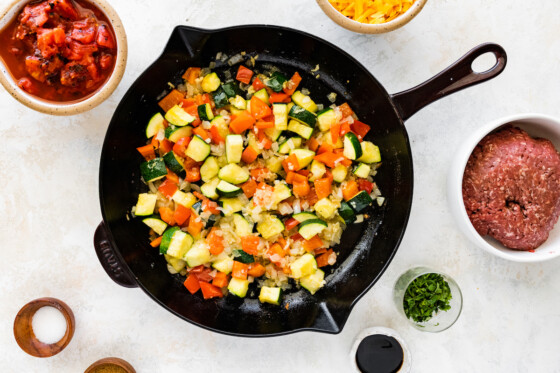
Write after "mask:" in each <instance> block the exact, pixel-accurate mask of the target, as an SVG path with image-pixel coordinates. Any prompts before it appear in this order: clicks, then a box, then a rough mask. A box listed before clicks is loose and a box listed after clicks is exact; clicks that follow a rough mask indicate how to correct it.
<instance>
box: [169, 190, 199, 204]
mask: <svg viewBox="0 0 560 373" xmlns="http://www.w3.org/2000/svg"><path fill="white" fill-rule="evenodd" d="M171 199H172V200H173V201H175V202H177V203H178V204H180V205H181V206H184V207H186V208H191V207H192V205H194V204H195V203H196V197H195V196H194V194H192V193H185V192H182V191H180V190H178V191H176V192H175V193H173V196H172V197H171Z"/></svg>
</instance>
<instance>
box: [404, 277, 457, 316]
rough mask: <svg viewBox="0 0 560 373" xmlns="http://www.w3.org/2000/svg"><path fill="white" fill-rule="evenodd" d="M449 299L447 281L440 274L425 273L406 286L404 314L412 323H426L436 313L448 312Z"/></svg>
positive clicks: (449, 291)
mask: <svg viewBox="0 0 560 373" xmlns="http://www.w3.org/2000/svg"><path fill="white" fill-rule="evenodd" d="M451 298H452V296H451V290H450V289H449V284H448V283H447V281H445V280H444V279H443V277H442V276H441V275H440V274H437V273H427V274H425V275H422V276H419V277H417V278H416V279H414V281H412V282H411V283H410V285H408V288H407V289H406V292H405V294H404V300H403V307H404V313H405V314H406V317H408V318H409V319H412V320H413V321H414V322H424V321H428V320H429V319H431V318H432V317H433V315H434V313H436V312H437V311H440V310H441V311H447V310H449V309H450V308H451V306H450V305H449V301H450V300H451Z"/></svg>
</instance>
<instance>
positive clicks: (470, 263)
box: [0, 0, 560, 373]
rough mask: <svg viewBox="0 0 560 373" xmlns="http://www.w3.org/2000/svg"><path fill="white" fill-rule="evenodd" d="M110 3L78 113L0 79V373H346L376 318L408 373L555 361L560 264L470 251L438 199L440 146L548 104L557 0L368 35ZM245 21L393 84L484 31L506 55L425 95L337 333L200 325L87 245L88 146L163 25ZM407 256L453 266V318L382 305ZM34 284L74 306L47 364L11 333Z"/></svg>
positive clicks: (309, 14)
mask: <svg viewBox="0 0 560 373" xmlns="http://www.w3.org/2000/svg"><path fill="white" fill-rule="evenodd" d="M1 2H2V3H4V4H7V3H8V2H9V1H8V0H2V1H1ZM111 2H112V3H113V4H114V7H115V8H116V10H117V11H118V12H119V14H120V15H121V18H122V20H123V23H124V25H125V28H126V30H127V32H128V37H129V49H130V54H129V63H128V68H127V71H126V73H125V76H124V79H123V81H122V83H121V85H120V86H119V88H118V89H117V91H116V92H115V93H114V94H113V96H112V97H111V98H110V99H109V100H107V101H106V102H105V103H104V104H102V105H101V106H100V107H98V108H96V109H94V110H92V111H91V112H88V113H85V114H83V115H78V116H74V117H69V118H55V117H49V116H46V115H42V114H38V113H35V112H33V111H31V110H29V109H27V108H26V107H23V106H22V105H20V104H19V103H17V102H16V101H14V99H12V97H11V96H9V95H8V94H7V93H6V92H5V91H3V90H1V91H0V113H1V119H0V139H2V146H0V180H1V183H2V192H1V193H0V210H1V211H2V218H1V224H0V242H1V246H2V247H1V250H0V371H1V372H83V371H84V370H85V368H86V367H87V366H88V365H89V364H91V363H92V362H93V361H95V360H97V359H100V358H102V357H106V356H119V357H122V358H124V359H126V360H128V361H129V362H130V363H132V364H133V365H134V366H135V367H136V369H137V371H138V372H178V371H189V372H222V371H226V370H227V371H229V372H247V373H248V372H263V371H267V372H286V371H295V372H314V371H319V370H321V371H329V372H330V371H332V372H347V371H349V369H350V367H351V362H350V360H349V356H348V352H349V350H350V348H351V346H352V343H353V341H354V338H355V336H356V335H357V334H358V333H359V332H360V331H361V330H362V329H364V328H366V327H369V326H374V325H382V326H388V327H391V328H394V329H396V330H397V331H398V332H399V333H400V334H401V335H402V337H403V338H405V339H406V341H407V342H408V344H409V347H410V349H411V351H412V356H413V368H412V371H413V372H433V373H435V372H438V373H439V372H445V373H448V372H461V373H462V372H465V373H467V372H468V373H470V372H507V373H524V372H539V373H541V372H542V373H545V372H546V373H548V372H560V354H559V352H558V346H559V342H560V271H559V270H558V268H559V266H560V261H559V260H555V261H551V262H547V263H542V264H531V265H525V264H517V263H510V262H506V261H504V260H500V259H497V258H495V257H493V256H490V255H489V254H486V253H485V252H483V251H482V250H480V249H478V248H475V247H473V246H472V245H471V244H470V243H468V242H467V241H466V239H465V238H464V237H463V236H461V234H460V233H459V231H458V230H457V228H456V226H455V224H454V223H453V221H452V218H451V215H450V213H449V210H448V207H447V204H446V201H445V197H444V196H445V176H446V172H447V168H448V166H449V164H450V157H451V155H452V154H453V151H454V149H455V147H456V145H457V144H458V143H460V141H461V139H462V137H463V136H464V134H465V133H468V132H469V131H472V130H473V129H475V128H478V127H480V126H482V125H483V124H484V123H485V122H487V121H490V120H492V119H495V118H497V117H501V116H505V115H509V114H513V113H519V112H527V111H533V112H541V113H546V114H551V115H556V116H560V105H559V103H560V69H559V68H558V67H559V65H560V38H558V32H559V31H560V26H559V23H558V14H560V2H558V1H556V0H541V1H538V2H530V1H521V0H492V1H488V0H470V1H464V0H432V1H429V2H428V4H427V5H426V7H425V9H424V10H423V11H422V12H421V13H420V15H419V16H418V17H417V18H416V19H415V20H413V21H412V22H411V23H410V24H408V25H407V26H405V27H404V28H403V29H401V30H398V31H396V32H393V33H391V34H388V35H381V36H366V35H357V34H354V33H351V32H349V31H346V30H344V29H342V28H339V27H338V26H336V25H335V24H333V23H332V22H331V21H330V20H329V19H328V18H327V17H326V16H325V15H324V14H323V13H322V12H321V11H320V9H319V7H318V6H317V5H316V4H315V2H314V1H313V0H282V1H263V0H251V1H231V0H206V1H203V0H182V1H178V0H158V1H152V0H135V1H130V0H112V1H111ZM536 4H538V5H536ZM246 23H269V24H279V25H285V26H290V27H295V28H300V29H303V30H305V31H307V32H310V33H313V34H316V35H319V36H321V37H323V38H325V39H327V40H329V41H331V42H333V43H335V44H337V45H339V46H341V47H343V48H344V49H345V50H347V51H348V52H350V53H352V54H353V55H354V56H355V57H356V58H357V59H358V60H359V61H361V62H362V63H363V64H364V65H365V66H366V67H367V68H369V69H370V70H371V71H372V73H373V74H374V75H376V77H377V78H378V79H379V80H380V81H381V82H382V84H384V85H385V86H386V88H387V89H388V91H389V92H397V91H400V90H403V89H407V88H410V87H412V86H413V85H415V84H417V83H420V82H421V81H423V80H425V79H427V78H429V77H431V76H433V75H434V74H436V73H438V72H439V71H440V70H441V69H443V68H444V67H446V66H447V65H448V64H450V63H451V62H453V61H454V60H455V59H457V58H458V57H459V56H461V55H462V54H463V53H465V52H466V51H468V50H469V49H471V48H472V47H473V46H475V45H477V44H479V43H481V42H486V41H494V42H498V43H500V44H502V45H503V46H504V48H505V49H506V50H507V52H508V57H509V62H508V66H507V68H506V71H505V72H504V73H503V74H502V75H501V76H500V77H499V78H497V79H495V80H493V81H490V82H487V83H485V84H483V85H479V86H477V87H474V88H470V89H468V90H465V91H463V92H460V93H457V94H455V95H453V96H451V97H449V98H446V99H443V100H441V101H439V102H437V103H435V104H433V105H430V106H429V107H427V108H426V109H424V110H422V111H421V112H419V113H418V114H417V115H415V116H414V117H412V118H411V119H410V120H409V121H408V122H407V128H408V130H409V134H410V138H411V141H412V150H413V153H414V167H415V171H416V172H415V195H414V203H413V208H412V214H411V216H410V222H409V225H408V230H407V232H406V235H405V237H404V240H403V242H402V244H401V247H400V249H399V251H398V253H397V255H396V257H395V259H394V260H393V262H392V264H391V266H390V268H389V269H388V270H387V272H386V273H385V275H384V276H383V277H382V279H381V280H380V281H379V282H378V283H377V284H376V285H375V286H374V287H373V289H371V290H370V292H369V293H368V294H367V295H366V296H365V297H364V298H363V299H362V300H361V301H360V302H359V303H358V305H357V306H356V307H355V309H354V311H353V312H352V314H351V316H350V318H349V319H348V323H347V324H346V327H345V328H344V330H343V331H342V333H340V334H339V335H323V334H317V333H309V332H305V333H298V334H295V335H290V336H286V337H280V338H271V339H243V338H233V337H228V336H223V335H219V334H214V333H211V332H208V331H205V330H203V329H201V328H197V327H195V326H192V325H190V324H188V323H186V322H184V321H182V320H180V319H179V318H177V317H175V316H173V315H171V314H170V313H168V312H167V311H165V310H164V309H163V308H161V307H160V306H158V305H157V304H156V303H154V302H153V301H152V300H150V299H149V298H148V297H147V296H146V295H145V294H144V293H143V292H142V291H141V290H138V289H125V288H121V287H119V286H117V285H116V284H114V283H113V282H112V281H111V280H110V279H109V278H108V277H107V275H106V274H105V272H104V271H103V269H102V268H101V266H100V265H99V263H98V261H97V258H96V255H95V253H94V250H93V246H92V238H93V232H94V230H95V228H96V226H97V224H98V223H99V222H100V220H101V214H100V208H99V202H98V192H97V190H98V188H97V179H98V165H99V156H100V152H101V144H102V141H103V137H104V134H105V130H106V127H107V125H108V123H109V119H110V117H111V115H112V112H113V110H114V109H115V107H116V105H117V103H118V102H119V100H120V98H121V97H122V95H123V94H124V92H125V91H126V89H127V88H128V86H129V85H130V84H131V83H132V82H133V81H134V79H135V78H136V77H137V76H138V75H139V74H140V73H141V72H142V71H143V70H144V68H145V67H146V66H148V65H149V64H150V63H151V62H152V61H153V60H154V59H155V58H156V57H157V56H158V55H159V53H160V52H161V50H162V49H163V45H164V43H165V40H167V38H168V36H169V34H170V32H171V30H172V28H173V27H174V26H175V25H177V24H189V25H194V26H200V27H206V28H216V27H221V26H228V25H236V24H246ZM419 263H423V264H428V265H431V266H433V267H435V268H439V269H441V270H444V271H446V272H448V273H450V274H451V275H452V276H453V277H454V278H455V279H456V280H457V282H458V283H459V284H460V286H461V288H462V290H463V295H464V308H463V314H462V315H461V317H460V319H459V321H458V322H457V324H455V325H454V326H453V327H452V328H451V329H449V330H447V331H445V332H443V333H439V334H427V333H422V332H419V331H417V330H415V329H413V328H411V327H410V326H408V325H407V323H406V322H404V320H402V319H401V318H399V315H397V314H396V312H395V309H394V307H393V304H392V302H391V298H390V297H391V287H392V285H393V283H394V281H395V280H396V278H397V276H398V275H399V274H400V273H402V272H403V271H404V270H406V269H407V268H409V267H410V266H413V265H415V264H419ZM43 296H53V297H57V298H60V299H62V300H64V301H66V302H67V303H68V304H69V305H70V306H71V307H72V308H73V310H74V313H75V316H76V333H75V335H74V339H73V340H72V342H71V343H70V345H69V346H68V347H67V348H66V349H65V350H64V351H63V352H62V353H61V354H59V355H57V356H55V357H53V358H49V359H37V358H33V357H30V356H28V355H26V354H25V353H24V352H23V351H22V350H20V349H19V348H18V346H17V344H16V342H15V340H14V338H13V334H12V325H13V319H14V317H15V315H16V313H17V311H18V310H19V308H20V307H21V306H23V304H25V303H26V302H28V301H30V300H32V299H35V298H38V297H43Z"/></svg>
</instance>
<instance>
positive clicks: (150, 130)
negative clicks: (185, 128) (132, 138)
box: [146, 113, 165, 139]
mask: <svg viewBox="0 0 560 373" xmlns="http://www.w3.org/2000/svg"><path fill="white" fill-rule="evenodd" d="M163 120H164V118H163V115H161V113H155V114H154V115H153V116H152V118H151V119H150V121H149V122H148V125H147V126H146V138H148V139H149V138H150V137H153V136H155V135H157V134H158V132H159V131H160V130H162V129H165V126H164V125H163Z"/></svg>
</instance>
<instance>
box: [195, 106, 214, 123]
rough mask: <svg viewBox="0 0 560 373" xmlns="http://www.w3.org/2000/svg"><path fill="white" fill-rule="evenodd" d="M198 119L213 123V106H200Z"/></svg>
mask: <svg viewBox="0 0 560 373" xmlns="http://www.w3.org/2000/svg"><path fill="white" fill-rule="evenodd" d="M198 117H199V118H200V120H207V121H211V120H212V119H214V113H213V112H212V106H210V104H202V105H198Z"/></svg>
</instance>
